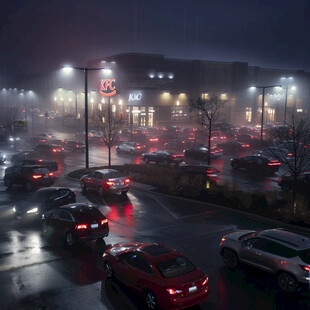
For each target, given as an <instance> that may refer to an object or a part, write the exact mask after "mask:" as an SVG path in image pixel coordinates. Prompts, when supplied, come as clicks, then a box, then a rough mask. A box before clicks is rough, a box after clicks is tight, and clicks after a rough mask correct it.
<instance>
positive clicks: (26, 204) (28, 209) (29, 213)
mask: <svg viewBox="0 0 310 310" xmlns="http://www.w3.org/2000/svg"><path fill="white" fill-rule="evenodd" d="M74 202H76V195H75V193H74V192H73V191H72V190H70V189H69V188H66V187H45V188H40V189H38V190H37V191H35V192H34V193H32V194H31V195H30V196H29V197H26V199H25V200H24V201H22V202H20V203H18V204H17V205H16V206H14V208H13V211H14V213H15V217H16V219H17V220H23V221H28V220H30V221H31V220H41V217H42V214H44V213H46V212H47V211H50V210H52V209H55V208H58V207H60V206H63V205H66V204H69V203H74Z"/></svg>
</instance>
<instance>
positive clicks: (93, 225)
mask: <svg viewBox="0 0 310 310" xmlns="http://www.w3.org/2000/svg"><path fill="white" fill-rule="evenodd" d="M90 227H91V228H98V224H91V225H90Z"/></svg>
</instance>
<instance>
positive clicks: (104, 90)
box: [100, 79, 116, 97]
mask: <svg viewBox="0 0 310 310" xmlns="http://www.w3.org/2000/svg"><path fill="white" fill-rule="evenodd" d="M100 94H101V95H103V96H105V97H112V96H114V95H115V94H116V88H115V79H105V80H101V81H100Z"/></svg>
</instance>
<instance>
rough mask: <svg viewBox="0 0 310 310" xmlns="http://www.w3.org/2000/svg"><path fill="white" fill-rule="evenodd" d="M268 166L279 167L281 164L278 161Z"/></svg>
mask: <svg viewBox="0 0 310 310" xmlns="http://www.w3.org/2000/svg"><path fill="white" fill-rule="evenodd" d="M268 166H281V163H280V162H279V161H271V162H269V163H268Z"/></svg>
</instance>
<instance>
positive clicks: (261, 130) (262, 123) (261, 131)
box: [250, 85, 281, 144]
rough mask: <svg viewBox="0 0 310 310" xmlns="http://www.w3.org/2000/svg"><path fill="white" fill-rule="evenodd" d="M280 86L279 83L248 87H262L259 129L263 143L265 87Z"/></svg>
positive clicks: (252, 88)
mask: <svg viewBox="0 0 310 310" xmlns="http://www.w3.org/2000/svg"><path fill="white" fill-rule="evenodd" d="M274 87H281V85H268V86H251V87H250V89H251V90H254V89H256V88H261V89H263V97H262V119H261V129H260V143H261V144H263V129H264V109H265V102H264V101H265V89H266V88H274Z"/></svg>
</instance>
